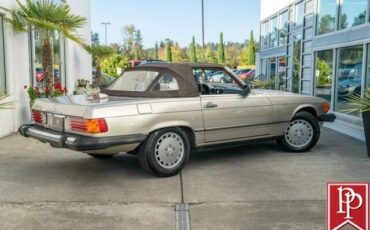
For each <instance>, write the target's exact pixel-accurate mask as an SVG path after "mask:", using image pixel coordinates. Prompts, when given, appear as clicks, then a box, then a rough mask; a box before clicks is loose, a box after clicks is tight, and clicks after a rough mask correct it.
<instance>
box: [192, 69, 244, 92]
mask: <svg viewBox="0 0 370 230" xmlns="http://www.w3.org/2000/svg"><path fill="white" fill-rule="evenodd" d="M193 74H194V77H195V80H196V82H197V84H198V88H199V93H200V94H202V95H211V94H242V93H243V89H242V88H241V87H240V85H239V84H238V83H237V82H236V81H235V79H234V77H232V76H231V75H230V74H229V73H228V72H227V71H225V70H224V69H216V68H209V69H207V68H204V69H203V68H195V69H193Z"/></svg>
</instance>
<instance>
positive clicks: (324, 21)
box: [316, 0, 337, 35]
mask: <svg viewBox="0 0 370 230" xmlns="http://www.w3.org/2000/svg"><path fill="white" fill-rule="evenodd" d="M318 4H319V5H318V16H317V26H316V28H317V34H318V35H320V34H326V33H329V32H333V31H335V18H336V14H337V0H319V3H318Z"/></svg>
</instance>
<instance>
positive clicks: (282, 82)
mask: <svg viewBox="0 0 370 230" xmlns="http://www.w3.org/2000/svg"><path fill="white" fill-rule="evenodd" d="M286 63H287V60H286V57H280V58H279V69H278V71H279V86H278V90H281V91H287V86H288V84H287V78H286Z"/></svg>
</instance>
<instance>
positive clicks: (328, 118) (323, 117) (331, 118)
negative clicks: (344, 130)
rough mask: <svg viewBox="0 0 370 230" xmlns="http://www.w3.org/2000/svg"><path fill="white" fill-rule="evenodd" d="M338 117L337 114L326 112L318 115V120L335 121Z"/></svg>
mask: <svg viewBox="0 0 370 230" xmlns="http://www.w3.org/2000/svg"><path fill="white" fill-rule="evenodd" d="M336 118H337V116H335V114H333V113H326V114H323V115H320V116H319V117H318V120H319V121H322V122H334V121H335V119H336Z"/></svg>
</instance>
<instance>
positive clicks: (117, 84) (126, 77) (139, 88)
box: [107, 71, 159, 92]
mask: <svg viewBox="0 0 370 230" xmlns="http://www.w3.org/2000/svg"><path fill="white" fill-rule="evenodd" d="M158 74H159V73H158V72H154V71H127V72H125V73H123V74H122V75H121V76H120V77H119V78H118V79H117V80H116V81H114V82H113V83H112V84H111V85H109V86H108V87H107V89H108V90H117V91H131V92H144V91H146V90H147V89H148V87H149V86H150V85H151V84H152V83H153V81H154V80H155V78H156V77H157V76H158Z"/></svg>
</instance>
